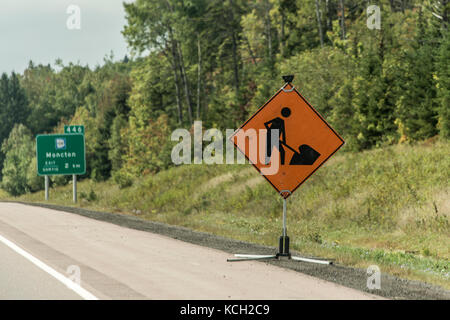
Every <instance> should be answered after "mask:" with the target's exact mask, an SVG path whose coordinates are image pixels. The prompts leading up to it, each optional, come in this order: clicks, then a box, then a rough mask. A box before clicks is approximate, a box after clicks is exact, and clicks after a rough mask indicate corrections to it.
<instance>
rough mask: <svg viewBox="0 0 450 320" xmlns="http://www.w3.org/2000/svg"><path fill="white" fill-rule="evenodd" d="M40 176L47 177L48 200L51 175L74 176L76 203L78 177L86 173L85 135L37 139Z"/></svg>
mask: <svg viewBox="0 0 450 320" xmlns="http://www.w3.org/2000/svg"><path fill="white" fill-rule="evenodd" d="M36 157H37V169H38V175H40V176H45V199H46V200H48V176H49V175H73V192H74V194H73V200H74V202H76V199H77V197H76V175H77V174H85V173H86V155H85V145H84V134H80V133H74V134H44V135H38V136H37V137H36Z"/></svg>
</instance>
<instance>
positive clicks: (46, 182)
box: [45, 176, 49, 201]
mask: <svg viewBox="0 0 450 320" xmlns="http://www.w3.org/2000/svg"><path fill="white" fill-rule="evenodd" d="M48 180H49V179H48V176H45V201H48V185H49V181H48Z"/></svg>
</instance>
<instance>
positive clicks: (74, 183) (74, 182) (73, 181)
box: [72, 174, 77, 203]
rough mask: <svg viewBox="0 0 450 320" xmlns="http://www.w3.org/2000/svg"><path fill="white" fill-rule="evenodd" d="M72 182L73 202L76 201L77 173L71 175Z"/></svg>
mask: <svg viewBox="0 0 450 320" xmlns="http://www.w3.org/2000/svg"><path fill="white" fill-rule="evenodd" d="M72 184H73V203H77V175H76V174H74V175H73V176H72Z"/></svg>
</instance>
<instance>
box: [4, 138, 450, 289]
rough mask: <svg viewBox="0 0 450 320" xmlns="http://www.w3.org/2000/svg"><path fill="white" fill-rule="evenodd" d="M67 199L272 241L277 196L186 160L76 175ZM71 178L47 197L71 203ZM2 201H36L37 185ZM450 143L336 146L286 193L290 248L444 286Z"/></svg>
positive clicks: (447, 281)
mask: <svg viewBox="0 0 450 320" xmlns="http://www.w3.org/2000/svg"><path fill="white" fill-rule="evenodd" d="M78 190H79V198H80V201H79V204H77V205H76V206H80V207H84V208H88V209H92V210H97V211H107V212H121V213H126V214H130V215H136V216H139V217H141V218H143V219H148V220H153V221H160V222H165V223H169V224H173V225H179V226H184V227H188V228H191V229H195V230H199V231H205V232H210V233H213V234H217V235H221V236H226V237H230V238H234V239H238V240H243V241H249V242H254V243H260V244H264V245H271V246H276V243H277V239H278V236H279V235H280V232H281V210H282V201H281V199H280V197H279V196H278V195H277V194H276V193H275V192H274V190H273V189H272V187H271V186H270V185H269V184H267V183H266V182H265V180H264V179H263V178H262V177H260V176H258V174H257V173H256V171H255V170H254V169H253V168H252V167H251V166H249V165H190V166H182V167H178V168H173V169H171V170H167V171H164V172H161V173H159V174H157V175H155V176H146V177H142V178H139V179H136V181H134V183H133V185H132V186H131V187H128V188H125V189H119V188H118V186H117V185H115V184H114V183H113V182H112V181H107V182H102V183H95V182H93V181H90V180H84V181H81V182H80V183H79V186H78ZM71 192H72V189H71V185H67V186H63V187H57V188H55V189H51V193H50V198H51V200H50V203H54V204H59V205H66V206H73V204H72V203H71V200H72V193H71ZM0 199H2V200H8V199H11V200H18V201H33V202H43V199H44V194H43V192H42V191H41V192H37V193H34V194H27V195H24V196H21V197H18V198H11V197H9V196H8V195H6V194H5V193H2V192H1V191H0ZM449 218H450V143H449V142H427V143H421V144H418V145H414V146H408V145H399V146H393V147H387V148H383V149H377V150H372V151H366V152H362V153H358V154H350V153H348V154H345V153H341V154H339V155H337V156H335V157H334V158H333V159H332V160H330V161H329V162H328V163H327V164H326V165H325V166H324V167H323V168H321V169H320V170H318V171H317V173H316V174H315V175H314V176H313V177H311V178H310V180H309V181H308V182H306V183H305V184H304V185H303V186H302V187H301V188H300V189H299V190H298V191H297V192H296V193H295V194H294V195H293V196H292V197H290V198H289V201H288V234H289V235H290V236H291V239H292V240H291V241H292V248H293V249H294V250H297V251H300V252H302V254H306V255H315V256H322V257H328V258H333V259H336V261H337V263H340V264H344V265H348V266H354V267H361V268H366V267H367V266H369V265H371V264H376V265H378V266H379V267H380V269H381V271H382V272H387V273H390V274H393V275H396V276H399V277H403V278H407V279H413V280H420V281H425V282H429V283H433V284H437V285H440V286H442V287H444V288H446V289H450V223H449Z"/></svg>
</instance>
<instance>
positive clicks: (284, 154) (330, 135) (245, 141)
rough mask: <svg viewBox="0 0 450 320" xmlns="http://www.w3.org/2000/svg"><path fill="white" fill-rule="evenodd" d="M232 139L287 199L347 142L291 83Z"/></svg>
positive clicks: (237, 131)
mask: <svg viewBox="0 0 450 320" xmlns="http://www.w3.org/2000/svg"><path fill="white" fill-rule="evenodd" d="M274 129H275V130H274ZM255 133H256V135H255ZM230 139H232V141H233V143H234V145H235V146H236V148H238V149H239V150H240V151H241V152H242V153H244V155H245V156H246V158H247V159H248V160H249V161H250V163H252V164H253V166H254V167H255V168H256V169H257V170H258V171H259V172H260V173H261V174H262V175H263V176H264V178H266V180H267V181H269V182H270V184H271V185H272V186H273V187H274V188H275V190H277V192H278V193H281V192H282V191H283V193H282V194H281V195H282V197H284V198H285V199H286V198H288V197H289V196H290V195H291V194H292V193H293V192H294V191H295V190H296V189H297V188H298V187H299V186H300V185H301V184H302V183H303V182H305V181H306V180H307V179H308V178H309V177H310V176H311V175H312V174H313V173H314V172H315V171H316V170H317V169H319V167H320V166H321V165H322V164H323V163H324V162H325V161H327V160H328V159H329V158H330V157H331V156H332V155H333V154H334V153H335V152H336V151H337V150H338V149H339V148H340V147H341V146H342V145H343V144H344V140H343V139H342V138H341V137H340V136H339V135H338V134H337V133H336V131H334V130H333V128H332V127H331V126H330V125H329V124H328V123H327V122H326V121H325V120H324V119H323V118H322V116H321V115H320V114H319V113H318V112H317V111H316V110H315V109H314V108H313V107H312V106H311V105H310V104H309V103H308V101H306V99H305V98H304V97H303V96H302V95H301V94H300V93H299V92H298V91H297V90H296V89H295V88H294V87H293V86H292V85H291V84H290V83H287V84H286V85H285V86H284V87H283V88H281V89H280V90H279V91H278V92H277V93H276V94H275V95H274V96H273V97H272V98H271V99H270V100H269V101H267V102H266V104H264V105H263V106H262V107H261V108H260V109H259V110H258V111H257V112H256V113H255V114H254V115H253V116H252V117H251V118H250V119H248V120H247V121H246V122H245V123H244V124H243V125H242V126H241V127H240V128H239V129H238V130H236V132H235V133H234V134H233V135H232V136H231V138H230ZM276 163H278V165H276ZM271 165H272V169H270V166H271ZM269 169H270V170H269ZM285 190H288V191H290V193H289V192H284V191H285Z"/></svg>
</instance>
